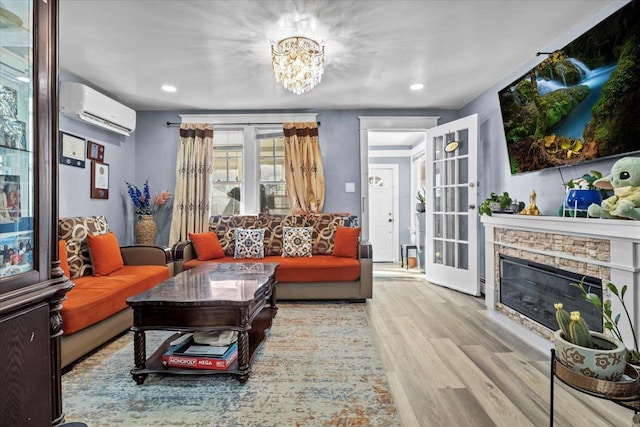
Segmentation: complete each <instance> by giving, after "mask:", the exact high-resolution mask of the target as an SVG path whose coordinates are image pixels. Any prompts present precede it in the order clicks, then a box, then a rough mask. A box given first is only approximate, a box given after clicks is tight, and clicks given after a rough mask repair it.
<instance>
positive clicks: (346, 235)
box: [333, 227, 360, 258]
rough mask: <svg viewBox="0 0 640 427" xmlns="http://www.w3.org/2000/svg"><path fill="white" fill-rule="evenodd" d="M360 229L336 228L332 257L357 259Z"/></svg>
mask: <svg viewBox="0 0 640 427" xmlns="http://www.w3.org/2000/svg"><path fill="white" fill-rule="evenodd" d="M359 237H360V227H338V229H337V230H336V238H335V241H334V243H333V256H337V257H342V258H358V238H359Z"/></svg>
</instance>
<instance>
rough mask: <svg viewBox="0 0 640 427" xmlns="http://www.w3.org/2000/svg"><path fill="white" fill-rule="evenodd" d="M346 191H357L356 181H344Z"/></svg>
mask: <svg viewBox="0 0 640 427" xmlns="http://www.w3.org/2000/svg"><path fill="white" fill-rule="evenodd" d="M344 191H346V192H347V193H355V192H356V183H355V182H345V183H344Z"/></svg>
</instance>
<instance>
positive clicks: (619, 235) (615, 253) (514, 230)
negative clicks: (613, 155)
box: [481, 214, 640, 346]
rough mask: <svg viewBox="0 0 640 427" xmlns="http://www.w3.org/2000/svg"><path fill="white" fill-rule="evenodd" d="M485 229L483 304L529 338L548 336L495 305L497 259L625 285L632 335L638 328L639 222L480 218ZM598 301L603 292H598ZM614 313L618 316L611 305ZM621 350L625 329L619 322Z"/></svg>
mask: <svg viewBox="0 0 640 427" xmlns="http://www.w3.org/2000/svg"><path fill="white" fill-rule="evenodd" d="M481 220H482V223H483V225H484V227H485V247H484V252H485V302H486V305H487V308H488V309H489V310H490V311H496V312H499V313H502V314H504V315H506V316H507V317H509V318H511V319H513V320H515V321H516V322H518V323H520V324H521V325H523V326H524V327H525V328H527V329H529V330H532V331H534V332H535V333H537V334H539V335H542V336H544V337H546V338H547V339H550V340H551V339H552V336H553V331H552V330H550V329H548V328H547V327H545V326H542V325H540V324H538V323H537V322H535V321H533V320H531V319H529V318H527V317H526V316H524V315H522V314H521V313H518V312H516V311H515V310H512V309H511V308H509V307H506V306H505V305H503V304H501V303H500V302H499V297H498V296H499V290H500V265H499V262H500V261H499V257H500V254H503V255H507V256H512V257H516V258H521V259H525V260H530V261H534V262H538V263H541V264H545V265H549V266H553V267H556V268H560V269H563V270H566V271H570V272H572V273H576V274H579V275H587V276H593V277H598V278H600V279H602V281H603V286H604V287H606V283H607V282H609V281H611V282H613V283H616V284H617V285H619V286H622V285H625V284H626V285H628V287H629V289H628V291H627V295H626V297H625V302H626V304H627V307H628V308H629V311H630V312H631V313H632V322H633V324H634V327H635V329H636V330H639V328H638V325H639V324H640V322H639V319H640V313H638V311H640V221H628V220H615V219H600V218H562V217H547V216H538V217H533V216H523V215H500V214H494V215H493V216H491V217H489V216H483V217H482V219H481ZM603 291H604V295H603V296H604V298H609V297H610V295H609V291H608V290H607V289H604V290H603ZM612 308H613V311H614V313H620V312H622V306H621V305H620V304H619V303H618V301H617V300H615V299H613V300H612ZM620 322H621V324H622V327H621V330H622V334H623V338H624V341H625V343H626V344H627V346H631V345H632V340H631V329H630V327H629V325H628V323H627V322H626V319H621V321H620Z"/></svg>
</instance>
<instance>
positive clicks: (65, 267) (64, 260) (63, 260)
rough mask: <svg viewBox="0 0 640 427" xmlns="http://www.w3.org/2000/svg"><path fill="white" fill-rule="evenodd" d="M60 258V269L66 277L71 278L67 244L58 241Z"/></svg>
mask: <svg viewBox="0 0 640 427" xmlns="http://www.w3.org/2000/svg"><path fill="white" fill-rule="evenodd" d="M58 258H60V268H61V269H62V271H63V272H64V275H65V276H67V277H71V272H70V271H69V256H68V255H67V242H66V241H64V240H58Z"/></svg>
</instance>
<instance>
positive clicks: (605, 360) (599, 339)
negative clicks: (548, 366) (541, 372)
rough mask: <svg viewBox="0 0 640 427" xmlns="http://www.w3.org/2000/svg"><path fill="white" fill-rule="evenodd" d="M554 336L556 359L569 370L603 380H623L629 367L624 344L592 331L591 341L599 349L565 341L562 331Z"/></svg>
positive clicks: (558, 331)
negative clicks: (626, 368) (627, 366)
mask: <svg viewBox="0 0 640 427" xmlns="http://www.w3.org/2000/svg"><path fill="white" fill-rule="evenodd" d="M553 336H554V338H555V341H556V342H555V347H556V357H557V358H558V360H559V361H560V362H562V364H564V365H565V366H566V367H568V368H569V369H571V370H573V371H576V372H580V373H581V374H583V375H586V376H589V377H593V378H598V379H601V380H607V381H617V380H619V379H620V378H622V375H623V374H624V370H625V367H626V365H627V348H626V347H625V345H624V344H623V343H622V342H620V341H618V340H615V339H613V338H611V337H609V336H607V335H605V334H601V333H599V332H593V331H592V332H591V339H592V341H593V343H594V344H595V345H596V346H597V347H599V348H587V347H581V346H577V345H575V344H573V343H571V342H569V341H567V340H565V339H564V336H563V335H562V331H561V330H557V331H556V332H555V333H554V334H553Z"/></svg>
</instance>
